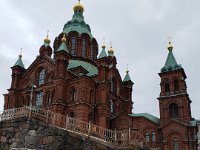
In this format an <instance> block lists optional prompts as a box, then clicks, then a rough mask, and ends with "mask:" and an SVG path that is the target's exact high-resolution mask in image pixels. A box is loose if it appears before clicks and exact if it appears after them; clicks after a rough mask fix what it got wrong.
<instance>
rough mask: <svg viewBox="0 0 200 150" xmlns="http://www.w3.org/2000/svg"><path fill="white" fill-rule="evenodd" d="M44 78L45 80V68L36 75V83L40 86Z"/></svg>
mask: <svg viewBox="0 0 200 150" xmlns="http://www.w3.org/2000/svg"><path fill="white" fill-rule="evenodd" d="M44 80H45V69H42V70H41V71H40V72H39V75H38V85H39V86H40V85H42V84H44Z"/></svg>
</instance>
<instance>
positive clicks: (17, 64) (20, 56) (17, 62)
mask: <svg viewBox="0 0 200 150" xmlns="http://www.w3.org/2000/svg"><path fill="white" fill-rule="evenodd" d="M15 66H19V67H22V68H24V64H23V62H22V48H21V49H20V53H19V58H18V60H17V61H16V63H15V64H14V67H15Z"/></svg>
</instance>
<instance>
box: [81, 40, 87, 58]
mask: <svg viewBox="0 0 200 150" xmlns="http://www.w3.org/2000/svg"><path fill="white" fill-rule="evenodd" d="M86 54H87V46H86V40H85V39H83V41H82V57H86Z"/></svg>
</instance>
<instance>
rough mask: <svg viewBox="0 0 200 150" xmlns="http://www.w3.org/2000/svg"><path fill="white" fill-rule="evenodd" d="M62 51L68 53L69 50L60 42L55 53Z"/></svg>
mask: <svg viewBox="0 0 200 150" xmlns="http://www.w3.org/2000/svg"><path fill="white" fill-rule="evenodd" d="M63 50H64V51H66V52H68V53H69V50H68V49H67V45H66V44H65V42H62V43H61V44H60V46H59V48H58V49H57V51H63Z"/></svg>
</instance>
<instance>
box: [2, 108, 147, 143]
mask: <svg viewBox="0 0 200 150" xmlns="http://www.w3.org/2000/svg"><path fill="white" fill-rule="evenodd" d="M21 117H31V118H35V119H38V120H40V121H43V122H46V123H48V124H51V125H53V126H55V127H59V128H63V129H65V130H67V131H73V132H76V133H79V134H81V135H85V136H90V137H92V138H95V139H96V140H99V141H101V142H106V143H109V145H113V146H117V147H129V146H138V145H140V146H141V145H143V142H144V137H143V136H142V135H141V134H139V132H138V131H134V130H130V129H126V130H122V131H116V130H115V131H113V130H110V129H106V128H102V127H100V126H97V125H95V124H91V123H90V122H89V123H88V122H84V121H80V120H77V119H74V118H70V117H68V116H64V115H61V114H58V113H55V112H53V111H49V110H44V109H36V108H33V107H28V106H24V107H20V108H13V109H8V110H4V111H2V112H0V121H4V120H11V119H15V118H21Z"/></svg>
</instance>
